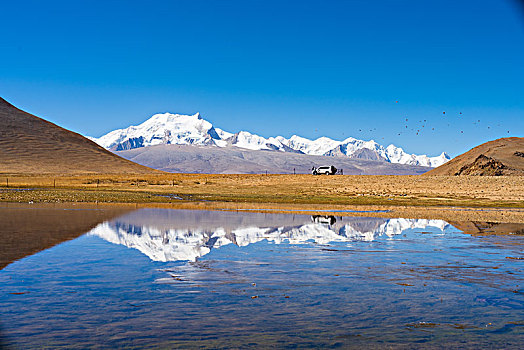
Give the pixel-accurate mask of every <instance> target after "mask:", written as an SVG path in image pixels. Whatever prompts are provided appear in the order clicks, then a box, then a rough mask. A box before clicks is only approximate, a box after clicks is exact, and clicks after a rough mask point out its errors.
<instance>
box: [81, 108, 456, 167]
mask: <svg viewBox="0 0 524 350" xmlns="http://www.w3.org/2000/svg"><path fill="white" fill-rule="evenodd" d="M88 138H89V139H90V140H92V141H94V142H96V143H98V144H99V145H100V146H102V147H104V148H106V149H108V150H111V151H123V150H129V149H134V148H139V147H147V146H154V145H160V144H177V145H198V146H210V147H239V148H243V149H250V150H270V151H280V152H294V153H303V154H308V155H320V156H342V157H349V158H359V159H370V160H382V161H386V162H390V163H400V164H409V165H420V166H427V167H438V166H440V165H442V164H444V163H446V162H447V161H448V160H450V157H449V156H448V155H447V154H446V153H444V152H442V154H440V155H439V156H436V157H428V156H427V155H415V154H409V153H406V152H405V151H404V150H403V149H402V148H400V147H396V146H394V145H389V146H387V147H384V146H382V145H380V144H378V143H377V142H375V141H373V140H370V141H363V140H358V139H355V138H353V137H349V138H347V139H345V140H343V141H336V140H332V139H330V138H328V137H320V138H318V139H316V140H309V139H307V138H303V137H300V136H297V135H293V136H291V137H290V138H289V139H286V138H285V137H282V136H276V137H269V138H265V137H262V136H259V135H255V134H251V133H249V132H247V131H240V132H237V133H230V132H227V131H224V130H222V129H219V128H216V127H214V126H213V125H212V124H211V123H210V122H208V121H207V120H205V119H203V118H202V117H201V116H200V114H199V113H197V114H194V115H181V114H171V113H162V114H155V115H153V116H152V117H151V118H149V119H148V120H146V121H145V122H143V123H142V124H140V125H137V126H130V127H128V128H126V129H118V130H114V131H111V132H110V133H108V134H106V135H103V136H102V137H100V138H93V137H88Z"/></svg>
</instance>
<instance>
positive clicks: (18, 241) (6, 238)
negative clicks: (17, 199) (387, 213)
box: [0, 203, 134, 270]
mask: <svg viewBox="0 0 524 350" xmlns="http://www.w3.org/2000/svg"><path fill="white" fill-rule="evenodd" d="M133 209H134V207H130V206H118V207H116V206H104V205H93V204H83V205H71V204H67V205H60V204H48V205H46V206H38V205H28V204H23V205H20V204H12V203H2V204H0V223H1V225H0V247H1V249H0V270H1V269H3V268H4V267H5V266H7V265H8V264H10V263H11V262H13V261H15V260H18V259H21V258H23V257H25V256H28V255H32V254H34V253H37V252H39V251H41V250H44V249H48V248H51V247H53V246H55V245H57V244H59V243H61V242H64V241H67V240H70V239H74V238H77V237H78V236H80V235H81V234H83V233H85V232H87V231H89V230H91V229H92V228H94V227H95V226H96V225H98V224H99V223H101V222H103V221H106V220H111V219H114V218H116V217H117V216H120V215H123V214H125V213H127V212H129V211H130V210H133Z"/></svg>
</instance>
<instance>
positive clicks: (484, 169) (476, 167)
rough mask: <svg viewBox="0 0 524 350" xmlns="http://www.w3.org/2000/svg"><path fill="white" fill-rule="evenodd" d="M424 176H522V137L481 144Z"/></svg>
mask: <svg viewBox="0 0 524 350" xmlns="http://www.w3.org/2000/svg"><path fill="white" fill-rule="evenodd" d="M425 175H478V176H500V175H521V176H524V137H507V138H502V139H498V140H494V141H489V142H486V143H483V144H482V145H480V146H477V147H475V148H473V149H471V150H470V151H468V152H466V153H464V154H461V155H460V156H457V157H455V158H453V159H452V160H450V161H449V162H447V163H446V164H443V165H441V166H439V167H438V168H435V169H433V170H431V171H429V172H427V173H426V174H425Z"/></svg>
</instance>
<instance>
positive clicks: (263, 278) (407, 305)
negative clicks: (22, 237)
mask: <svg viewBox="0 0 524 350" xmlns="http://www.w3.org/2000/svg"><path fill="white" fill-rule="evenodd" d="M0 209H1V208H0ZM459 224H460V225H466V226H467V227H466V226H463V230H459V229H457V228H456V226H453V225H450V224H448V223H446V222H444V221H440V220H406V219H384V218H359V217H352V218H349V217H342V218H341V217H331V216H313V217H311V216H304V215H295V216H293V215H275V214H267V213H266V214H264V213H258V214H257V213H247V212H242V213H234V212H203V211H175V210H162V209H143V210H137V211H134V212H129V213H127V214H126V215H125V216H122V217H120V218H117V219H112V220H111V221H108V222H107V223H106V224H101V225H98V226H97V227H96V228H95V229H94V230H92V231H91V233H90V234H88V235H83V236H80V237H79V238H77V239H74V240H70V241H67V242H64V243H62V244H59V245H56V246H54V247H52V248H51V249H47V250H45V251H42V252H39V253H37V254H34V255H32V256H28V257H26V258H24V259H21V260H19V261H16V262H14V263H12V264H10V265H9V266H7V267H5V268H4V269H2V270H0V285H2V288H1V293H0V348H4V347H5V348H16V349H40V348H53V349H58V348H64V349H71V348H77V349H90V348H94V349H105V348H107V349H115V348H155V349H156V348H159V349H171V348H230V349H238V348H248V347H251V348H334V347H338V348H343V349H351V348H354V349H362V348H402V349H412V348H433V349H441V348H471V349H478V348H504V349H521V348H522V344H523V343H524V327H523V326H524V320H523V314H522V310H523V306H524V292H523V289H522V285H523V284H522V281H523V280H524V270H523V268H522V262H523V261H524V260H523V259H524V257H523V256H522V252H523V249H522V248H523V247H524V239H523V236H522V235H520V234H505V235H494V234H491V233H492V232H498V231H501V232H521V230H522V225H520V226H519V225H514V224H493V223H459ZM459 224H456V225H457V226H459ZM508 225H510V226H511V227H510V226H508ZM466 229H467V230H466ZM488 230H489V231H492V232H487V231H488ZM506 230H511V231H506ZM464 232H470V233H478V232H481V233H482V234H481V235H468V234H464ZM488 233H489V234H488ZM100 237H103V238H104V239H101V238H100ZM110 242H113V243H117V244H113V243H110ZM285 243H287V244H285ZM294 243H296V244H294ZM127 247H132V248H135V249H128V248H127ZM142 253H144V254H146V255H147V256H146V255H144V254H142ZM148 256H149V257H150V258H151V259H153V260H156V261H152V260H151V259H150V258H148ZM173 260H177V261H173ZM165 261H167V262H165Z"/></svg>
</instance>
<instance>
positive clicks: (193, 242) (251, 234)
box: [89, 209, 448, 261]
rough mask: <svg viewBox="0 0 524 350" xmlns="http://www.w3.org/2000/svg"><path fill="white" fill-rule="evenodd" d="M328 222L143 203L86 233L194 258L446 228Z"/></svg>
mask: <svg viewBox="0 0 524 350" xmlns="http://www.w3.org/2000/svg"><path fill="white" fill-rule="evenodd" d="M153 213H154V214H153ZM148 214H153V215H154V216H155V217H153V218H152V217H151V215H148ZM206 216H207V218H206ZM250 219H251V220H250ZM315 221H317V222H315ZM335 221H336V222H335ZM264 222H267V224H266V225H264ZM329 222H331V223H332V224H330V223H329ZM329 222H328V223H318V219H314V220H313V222H312V219H311V218H310V217H308V216H304V215H279V214H260V213H232V212H200V211H173V210H158V209H157V210H156V211H155V212H153V211H152V210H151V209H149V210H148V209H144V210H139V211H137V212H135V213H131V214H128V215H126V216H124V217H121V218H119V219H117V220H114V221H111V222H105V223H102V224H100V225H98V226H97V227H95V228H94V229H93V230H92V231H90V233H89V234H90V235H94V236H98V237H101V238H103V239H104V240H106V241H108V242H111V243H115V244H121V245H124V246H126V247H129V248H135V249H138V250H139V251H140V252H142V253H143V254H145V255H147V256H148V257H149V258H150V259H151V260H154V261H176V260H191V261H194V260H196V259H197V258H198V257H201V256H204V255H206V254H208V253H209V252H210V251H211V249H212V248H219V247H221V246H224V245H228V244H236V245H237V246H241V247H242V246H247V245H249V244H252V243H256V242H260V241H262V240H267V241H268V242H271V243H274V244H281V243H289V244H304V243H308V242H314V243H317V244H328V243H330V242H351V241H373V240H375V239H377V238H378V237H380V236H386V237H393V236H395V235H398V234H400V233H402V232H403V231H404V230H406V229H413V228H421V229H423V228H426V227H428V226H432V227H435V228H438V229H440V230H444V228H445V227H446V226H447V225H448V224H447V223H446V222H444V221H442V220H415V219H382V218H363V217H341V218H338V220H336V219H335V218H333V219H330V220H329ZM250 223H252V224H250Z"/></svg>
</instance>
